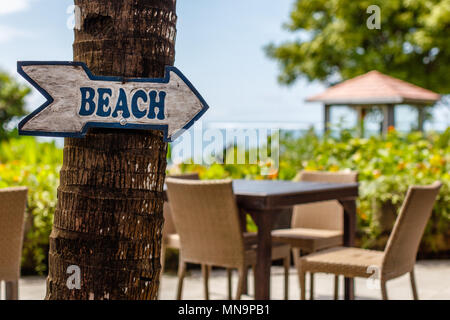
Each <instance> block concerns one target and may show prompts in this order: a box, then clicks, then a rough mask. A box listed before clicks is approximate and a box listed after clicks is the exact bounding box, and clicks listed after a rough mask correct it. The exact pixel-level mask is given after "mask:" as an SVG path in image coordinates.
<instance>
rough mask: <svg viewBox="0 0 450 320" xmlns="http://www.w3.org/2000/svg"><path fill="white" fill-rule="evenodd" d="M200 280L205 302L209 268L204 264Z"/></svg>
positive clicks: (207, 298) (207, 296)
mask: <svg viewBox="0 0 450 320" xmlns="http://www.w3.org/2000/svg"><path fill="white" fill-rule="evenodd" d="M202 278H203V290H204V293H205V300H209V283H208V282H209V266H208V265H206V264H202Z"/></svg>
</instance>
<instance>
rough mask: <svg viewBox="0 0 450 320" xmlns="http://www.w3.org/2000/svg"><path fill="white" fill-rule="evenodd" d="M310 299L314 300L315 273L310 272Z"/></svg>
mask: <svg viewBox="0 0 450 320" xmlns="http://www.w3.org/2000/svg"><path fill="white" fill-rule="evenodd" d="M309 289H310V292H309V300H314V273H312V272H310V273H309Z"/></svg>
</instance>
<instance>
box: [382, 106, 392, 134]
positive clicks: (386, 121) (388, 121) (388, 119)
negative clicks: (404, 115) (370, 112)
mask: <svg viewBox="0 0 450 320" xmlns="http://www.w3.org/2000/svg"><path fill="white" fill-rule="evenodd" d="M383 113H384V117H383V133H384V134H386V133H387V132H388V130H389V127H395V105H394V104H388V105H386V106H384V107H383Z"/></svg>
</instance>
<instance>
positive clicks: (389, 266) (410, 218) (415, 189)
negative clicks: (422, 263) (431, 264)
mask: <svg viewBox="0 0 450 320" xmlns="http://www.w3.org/2000/svg"><path fill="white" fill-rule="evenodd" d="M441 185H442V184H441V183H440V182H435V183H433V184H432V185H430V186H412V187H410V188H409V190H408V193H407V194H406V198H405V201H404V202H403V205H402V207H401V209H400V213H399V215H398V217H397V220H396V221H395V225H394V228H393V230H392V233H391V235H390V236H389V240H388V243H387V245H386V248H385V256H384V260H383V271H382V272H383V275H386V276H388V277H396V276H400V275H402V274H404V273H407V272H410V271H412V269H413V268H414V264H415V262H416V255H417V250H418V249H419V245H420V240H421V239H422V235H423V232H424V230H425V227H426V225H427V222H428V220H429V218H430V216H431V212H432V210H433V206H434V203H435V201H436V197H437V195H438V194H439V190H440V188H441Z"/></svg>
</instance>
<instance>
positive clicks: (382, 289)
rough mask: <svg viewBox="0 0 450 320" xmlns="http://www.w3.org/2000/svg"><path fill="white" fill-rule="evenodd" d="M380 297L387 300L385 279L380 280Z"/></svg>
mask: <svg viewBox="0 0 450 320" xmlns="http://www.w3.org/2000/svg"><path fill="white" fill-rule="evenodd" d="M381 297H382V299H383V300H388V295H387V290H386V281H384V280H381Z"/></svg>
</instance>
